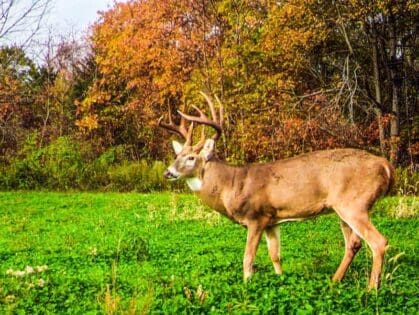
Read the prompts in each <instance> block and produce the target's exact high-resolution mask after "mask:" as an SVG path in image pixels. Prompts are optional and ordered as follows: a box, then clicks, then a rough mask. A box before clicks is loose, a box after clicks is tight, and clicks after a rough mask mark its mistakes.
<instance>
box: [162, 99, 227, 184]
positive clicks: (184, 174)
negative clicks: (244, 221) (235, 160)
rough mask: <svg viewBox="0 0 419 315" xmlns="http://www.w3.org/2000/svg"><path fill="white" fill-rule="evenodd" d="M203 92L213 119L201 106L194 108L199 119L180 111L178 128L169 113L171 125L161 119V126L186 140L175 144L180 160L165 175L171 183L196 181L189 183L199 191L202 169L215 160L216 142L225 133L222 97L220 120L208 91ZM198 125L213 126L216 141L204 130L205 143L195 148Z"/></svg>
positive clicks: (200, 142)
mask: <svg viewBox="0 0 419 315" xmlns="http://www.w3.org/2000/svg"><path fill="white" fill-rule="evenodd" d="M200 93H201V95H202V96H203V97H204V98H205V100H206V101H207V103H208V106H209V108H210V111H211V116H212V119H209V118H208V117H207V116H206V115H205V114H204V112H203V111H201V110H200V109H199V108H198V107H196V106H193V108H194V109H195V110H196V111H197V112H198V114H199V116H191V115H187V114H185V113H183V112H181V111H178V113H179V115H180V116H181V120H180V124H179V125H176V124H174V122H173V119H172V116H171V114H170V111H169V123H164V122H163V117H161V118H160V119H159V122H158V124H159V126H160V127H162V128H164V129H167V130H169V131H171V132H173V133H175V134H177V135H179V136H181V137H182V138H184V139H185V142H184V143H183V144H182V143H180V142H178V141H173V142H172V145H173V149H174V151H175V154H176V159H175V161H174V162H173V163H172V165H170V166H169V167H168V168H167V170H166V171H165V172H164V176H165V177H166V178H167V179H170V180H177V179H180V178H186V179H195V180H191V181H189V182H188V184H189V186H191V185H192V187H191V188H192V189H193V190H198V189H199V186H200V184H199V177H200V173H201V170H202V169H203V167H204V165H205V163H206V162H208V161H209V160H211V158H212V157H213V156H214V149H215V143H216V141H217V140H218V139H219V138H220V136H221V134H222V121H223V106H222V104H221V102H220V100H219V99H218V97H215V99H216V100H217V103H218V104H219V117H217V113H216V110H215V107H214V103H213V101H212V99H211V98H210V97H209V96H208V95H206V94H205V93H204V92H200ZM187 121H189V122H190V125H189V128H186V122H187ZM194 123H196V124H201V125H204V126H209V127H211V128H213V129H215V131H216V133H215V134H214V135H213V136H212V138H209V139H206V138H205V133H204V129H202V135H201V140H200V141H199V142H198V143H197V144H195V145H193V144H192V140H193V130H194ZM194 182H195V184H194ZM191 183H192V184H191ZM197 183H198V184H197Z"/></svg>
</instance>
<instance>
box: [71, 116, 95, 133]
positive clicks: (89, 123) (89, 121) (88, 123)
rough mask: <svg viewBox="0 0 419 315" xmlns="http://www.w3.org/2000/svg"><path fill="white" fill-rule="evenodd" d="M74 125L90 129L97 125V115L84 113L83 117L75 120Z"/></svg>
mask: <svg viewBox="0 0 419 315" xmlns="http://www.w3.org/2000/svg"><path fill="white" fill-rule="evenodd" d="M76 126H77V127H79V128H81V129H85V130H87V131H92V130H94V129H96V128H98V126H99V120H98V116H97V115H95V114H93V115H86V116H84V117H83V118H81V119H79V120H77V121H76Z"/></svg>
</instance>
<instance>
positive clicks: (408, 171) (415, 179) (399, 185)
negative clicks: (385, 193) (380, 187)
mask: <svg viewBox="0 0 419 315" xmlns="http://www.w3.org/2000/svg"><path fill="white" fill-rule="evenodd" d="M393 192H394V193H396V194H398V195H402V196H417V195H418V194H419V172H417V171H415V170H414V169H412V168H401V167H399V168H397V169H396V181H395V184H394V187H393Z"/></svg>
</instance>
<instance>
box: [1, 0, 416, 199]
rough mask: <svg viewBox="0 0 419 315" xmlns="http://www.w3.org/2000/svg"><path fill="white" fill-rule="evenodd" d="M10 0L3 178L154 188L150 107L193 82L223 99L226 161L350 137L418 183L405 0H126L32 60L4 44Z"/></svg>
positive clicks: (155, 142) (270, 156) (188, 93)
mask: <svg viewBox="0 0 419 315" xmlns="http://www.w3.org/2000/svg"><path fill="white" fill-rule="evenodd" d="M38 1H40V0H38ZM8 2H9V3H10V1H4V0H1V1H0V5H1V7H2V10H3V11H2V13H1V15H0V188H1V189H2V190H8V189H54V190H67V189H77V190H118V191H130V190H136V191H150V190H156V189H157V190H159V189H166V188H168V185H169V184H168V183H167V182H165V181H164V180H163V179H162V175H161V174H162V172H163V170H164V168H165V165H166V163H167V161H168V160H170V159H172V157H173V153H172V150H171V146H170V138H171V136H169V135H168V134H167V133H166V132H165V131H164V130H161V129H159V128H158V127H157V124H156V122H157V120H158V118H159V117H161V116H162V115H165V116H166V117H167V113H168V111H169V110H170V111H171V112H172V113H173V115H174V116H176V110H177V109H182V110H185V111H190V112H192V110H191V105H198V106H199V107H201V108H206V105H205V104H204V101H203V99H202V97H201V96H200V94H199V93H198V92H199V91H201V90H202V91H205V92H206V93H208V94H212V95H217V96H218V97H219V98H220V99H221V101H222V103H223V104H224V108H225V124H224V136H223V138H222V140H221V141H219V143H218V154H219V156H220V157H221V158H223V159H225V160H227V161H228V162H231V163H238V164H241V163H247V162H258V161H272V160H276V159H280V158H286V157H289V156H293V155H296V154H299V153H302V152H309V151H313V150H319V149H326V148H337V147H354V148H362V149H365V150H368V151H370V152H373V153H375V154H378V155H382V156H385V157H387V158H389V159H390V160H391V161H392V163H393V164H394V165H396V166H398V167H399V169H398V174H399V181H398V182H399V185H398V186H397V187H396V189H397V190H398V192H401V193H405V194H409V193H410V194H417V193H418V188H417V186H418V185H417V184H418V181H419V175H418V163H419V111H418V104H417V103H418V86H419V84H418V83H419V61H418V52H419V50H418V46H419V42H418V37H417V31H418V28H419V23H418V20H419V16H418V15H419V14H418V13H419V4H418V3H417V1H413V0H405V1H395V0H372V1H367V0H336V1H331V0H329V1H327V0H324V1H322V0H289V1H270V0H259V1H256V0H253V1H251V0H195V1H188V0H165V1H162V0H131V1H126V2H123V3H115V4H114V5H113V7H112V8H110V9H109V10H108V11H105V12H101V13H100V14H99V18H98V20H97V21H96V22H95V24H94V25H92V27H91V29H90V32H89V36H88V37H87V38H84V39H83V40H75V39H74V38H71V37H68V38H63V39H61V40H60V41H59V42H58V43H56V42H55V43H53V42H52V41H48V42H46V43H45V47H46V50H45V54H44V55H43V57H42V60H34V59H33V58H31V57H30V56H29V55H28V54H27V52H26V51H25V49H24V48H23V47H18V46H7V45H4V44H2V41H1V40H2V37H5V36H6V34H7V32H9V33H10V31H11V30H10V29H7V28H6V27H5V25H6V23H5V21H6V20H7V15H5V12H6V11H5V9H4V8H7V7H6V6H5V5H6V4H7V3H8ZM176 119H178V117H177V118H176ZM197 136H198V135H197Z"/></svg>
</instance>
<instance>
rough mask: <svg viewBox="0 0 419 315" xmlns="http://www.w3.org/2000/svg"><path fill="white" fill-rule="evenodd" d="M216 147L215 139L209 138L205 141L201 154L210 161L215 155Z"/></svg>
mask: <svg viewBox="0 0 419 315" xmlns="http://www.w3.org/2000/svg"><path fill="white" fill-rule="evenodd" d="M214 147H215V141H214V140H213V139H207V140H206V141H205V144H204V147H203V149H202V150H201V152H199V155H200V156H201V157H202V158H203V159H204V160H205V161H208V160H210V159H211V158H212V157H213V156H214Z"/></svg>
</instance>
